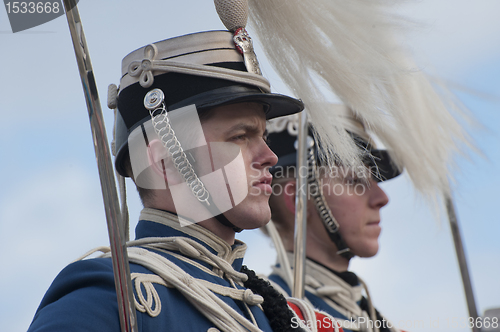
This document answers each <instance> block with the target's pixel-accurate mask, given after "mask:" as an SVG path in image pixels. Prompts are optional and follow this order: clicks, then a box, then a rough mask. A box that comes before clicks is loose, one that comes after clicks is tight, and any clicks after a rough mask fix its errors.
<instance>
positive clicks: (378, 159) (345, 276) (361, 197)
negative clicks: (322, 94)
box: [268, 105, 400, 331]
mask: <svg viewBox="0 0 500 332" xmlns="http://www.w3.org/2000/svg"><path fill="white" fill-rule="evenodd" d="M332 109H333V110H332V113H333V112H335V113H337V111H340V112H341V115H339V121H338V123H342V124H343V125H344V127H345V128H346V130H347V132H348V133H349V134H350V135H351V137H352V139H353V140H354V142H355V143H356V145H357V146H358V147H359V148H360V149H361V150H362V151H364V152H365V158H364V164H365V168H359V169H356V168H348V167H344V166H342V165H340V164H337V165H336V166H334V167H332V168H328V167H325V163H324V162H323V161H322V160H321V157H319V156H320V152H321V151H319V149H318V148H317V144H316V143H314V140H313V139H312V137H310V136H309V138H308V139H309V144H310V145H309V152H308V170H307V172H306V171H302V170H297V168H296V160H297V157H296V155H297V151H296V148H295V146H296V143H295V142H296V140H297V132H296V128H297V124H296V121H297V117H296V116H289V117H286V118H281V119H276V120H273V121H271V124H270V125H269V126H268V130H269V140H270V146H271V148H272V149H273V151H275V152H276V153H277V155H278V157H279V161H278V164H277V165H276V166H274V167H273V168H272V169H271V172H272V173H273V176H274V178H273V195H272V196H271V199H270V205H271V211H272V220H273V222H274V225H275V226H276V229H277V231H278V233H279V236H280V238H281V240H282V247H283V250H285V251H286V252H287V254H283V253H281V254H279V255H278V257H279V260H278V263H277V264H276V266H274V267H273V272H272V274H271V275H270V276H269V279H270V280H271V281H272V282H273V286H275V288H278V289H281V291H282V292H283V293H284V294H291V289H292V288H293V285H292V284H291V277H290V273H289V271H286V267H287V266H289V264H290V263H289V262H285V261H284V260H287V259H289V258H293V254H292V252H293V249H294V223H295V193H296V188H297V187H296V176H297V174H299V172H300V173H301V174H302V175H304V174H308V191H309V194H308V198H309V199H308V202H307V232H306V234H307V237H306V256H307V259H306V262H305V273H306V279H305V297H306V298H307V300H309V301H310V302H311V303H312V305H313V306H314V307H315V308H318V309H320V310H322V311H324V312H327V313H328V314H330V315H332V316H333V317H335V318H338V319H340V320H341V321H343V324H342V326H343V328H344V331H351V330H352V331H358V330H359V331H377V330H379V331H393V329H391V328H389V327H391V326H392V324H391V323H390V322H389V321H387V320H386V319H385V318H384V317H383V316H382V315H380V313H379V312H378V311H376V310H375V308H374V307H373V305H372V301H371V299H370V296H369V292H368V289H367V287H366V285H365V284H364V283H363V281H362V280H361V279H360V278H359V277H358V276H357V275H356V274H354V273H353V272H350V271H348V268H349V262H350V259H351V258H352V257H354V256H359V257H372V256H374V255H376V254H377V251H378V248H379V246H378V237H379V235H380V231H381V227H380V225H379V224H380V222H381V220H380V209H381V208H382V207H384V206H385V205H386V204H387V203H388V202H389V199H388V197H387V195H386V194H385V193H384V191H383V190H382V189H381V188H380V187H379V185H378V183H379V182H381V181H385V180H389V179H392V178H394V177H396V176H398V175H399V174H400V172H399V170H398V169H397V168H396V167H395V166H394V165H393V164H392V162H391V159H390V157H389V154H388V152H387V151H386V150H379V149H376V147H375V144H374V142H373V140H372V139H371V138H370V136H369V135H368V134H367V132H366V131H365V128H364V126H363V124H362V122H361V121H359V120H357V119H356V118H355V116H354V114H352V113H351V112H350V111H349V110H348V109H347V108H345V107H342V106H340V105H332ZM275 242H277V249H278V250H280V249H281V244H280V241H275ZM290 262H293V259H290ZM363 290H365V292H366V297H365V296H363V295H362V291H363Z"/></svg>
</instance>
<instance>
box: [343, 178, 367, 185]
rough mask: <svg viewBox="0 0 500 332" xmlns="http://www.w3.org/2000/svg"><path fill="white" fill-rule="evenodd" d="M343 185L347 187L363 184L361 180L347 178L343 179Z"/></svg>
mask: <svg viewBox="0 0 500 332" xmlns="http://www.w3.org/2000/svg"><path fill="white" fill-rule="evenodd" d="M344 183H345V184H348V185H356V184H359V183H363V179H361V178H351V177H348V178H345V179H344Z"/></svg>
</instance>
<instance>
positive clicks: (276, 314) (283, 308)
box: [241, 265, 304, 332]
mask: <svg viewBox="0 0 500 332" xmlns="http://www.w3.org/2000/svg"><path fill="white" fill-rule="evenodd" d="M241 272H243V273H245V274H246V275H247V276H248V280H247V281H246V282H244V286H245V287H246V288H249V289H250V290H251V291H252V292H254V293H255V294H259V295H260V296H262V297H263V298H264V302H263V303H262V309H264V314H265V315H266V317H267V319H268V320H269V324H270V325H271V328H272V329H273V331H274V332H299V331H304V330H303V329H302V328H300V327H294V326H295V325H298V324H293V325H292V322H293V321H292V318H293V317H294V315H293V313H292V311H291V309H290V308H289V307H288V305H287V303H286V299H285V297H284V296H283V295H282V294H281V293H279V292H278V291H277V290H275V289H274V288H273V286H271V284H270V283H269V281H267V280H264V279H261V278H259V277H257V275H256V274H255V272H254V271H252V270H250V269H248V268H247V267H246V266H245V265H243V266H242V267H241Z"/></svg>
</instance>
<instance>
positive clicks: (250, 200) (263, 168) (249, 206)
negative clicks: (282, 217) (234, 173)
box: [202, 103, 278, 229]
mask: <svg viewBox="0 0 500 332" xmlns="http://www.w3.org/2000/svg"><path fill="white" fill-rule="evenodd" d="M211 112H212V113H211V115H210V116H209V118H208V119H206V120H204V121H203V123H202V127H203V132H204V134H205V139H206V141H207V142H209V143H210V142H226V143H233V144H235V145H237V146H238V147H239V149H240V151H241V157H242V159H243V164H244V169H245V172H244V175H243V173H239V174H240V175H241V176H240V184H241V183H244V181H241V180H244V179H243V177H246V188H247V189H248V194H247V195H246V197H245V196H243V197H240V198H238V197H236V196H238V193H237V192H235V190H234V186H233V188H231V183H229V184H228V185H227V189H228V191H229V192H230V195H231V196H232V198H231V199H232V200H233V201H234V203H236V204H234V205H235V207H234V208H232V209H230V210H228V211H227V212H225V213H224V215H225V216H226V217H227V218H228V219H229V220H230V221H231V222H232V223H233V224H234V225H235V226H237V227H240V228H243V229H253V228H257V227H261V226H263V225H265V224H266V223H267V222H268V221H269V220H270V218H271V211H270V208H269V197H270V195H271V180H272V177H271V175H270V173H269V168H270V167H271V166H273V165H275V164H276V163H277V161H278V158H277V157H276V155H275V154H274V153H273V152H272V151H271V150H270V149H269V147H268V146H267V144H266V141H265V130H266V118H265V114H264V110H263V106H262V105H260V104H257V103H239V104H232V105H226V106H221V107H217V108H215V109H213V110H212V111H211ZM228 172H229V173H228V174H227V177H228V178H229V177H231V170H229V171H228ZM238 202H239V203H238Z"/></svg>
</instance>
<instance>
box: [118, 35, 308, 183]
mask: <svg viewBox="0 0 500 332" xmlns="http://www.w3.org/2000/svg"><path fill="white" fill-rule="evenodd" d="M251 71H254V72H251ZM258 73H260V70H258V69H257V73H255V70H254V69H252V68H250V69H248V70H247V66H246V65H245V62H244V57H243V56H242V53H241V52H239V50H238V49H237V47H236V46H235V42H234V41H233V33H231V32H229V31H207V32H200V33H193V34H189V35H184V36H180V37H175V38H171V39H166V40H163V41H160V42H157V43H154V44H150V45H147V46H145V47H142V48H140V49H137V50H135V51H133V52H132V53H130V54H129V55H127V56H126V57H125V58H124V59H123V61H122V77H121V80H120V87H119V89H118V91H117V94H116V92H115V95H114V96H113V93H112V92H111V93H110V94H109V96H108V99H110V100H111V103H110V102H109V101H108V104H110V105H116V106H117V109H118V112H117V115H116V121H115V152H116V159H115V167H116V170H117V172H118V173H119V174H120V175H122V176H127V174H126V172H125V169H124V160H125V158H129V156H128V144H127V139H128V136H129V134H130V133H131V132H132V131H133V130H134V129H135V128H137V127H138V126H140V125H141V124H143V123H144V122H146V121H151V116H150V113H149V111H148V110H147V109H146V108H145V106H144V97H145V95H146V94H147V93H148V92H149V91H151V90H152V89H154V88H159V89H161V90H162V91H163V92H164V95H165V96H164V98H165V99H164V102H165V105H166V108H167V111H171V110H174V109H178V108H181V107H184V106H188V105H192V104H194V105H195V106H196V108H197V110H198V111H203V110H207V109H210V108H213V107H216V106H222V105H227V104H234V103H240V102H258V103H261V104H263V105H264V109H265V111H266V118H267V119H272V118H276V117H279V116H283V115H288V114H293V113H297V112H300V111H301V110H302V109H303V108H304V105H303V103H302V102H301V101H300V100H297V99H294V98H291V97H288V96H284V95H280V94H274V93H270V85H269V82H268V81H267V80H266V79H265V78H264V77H262V75H260V74H258Z"/></svg>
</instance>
